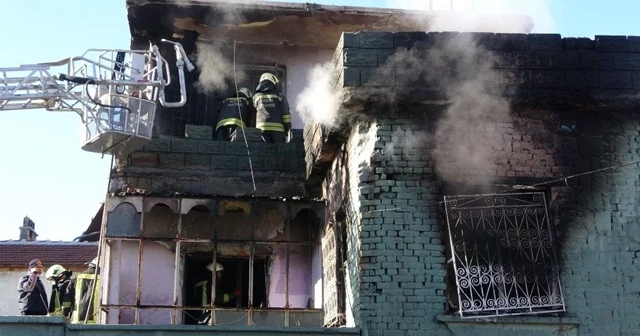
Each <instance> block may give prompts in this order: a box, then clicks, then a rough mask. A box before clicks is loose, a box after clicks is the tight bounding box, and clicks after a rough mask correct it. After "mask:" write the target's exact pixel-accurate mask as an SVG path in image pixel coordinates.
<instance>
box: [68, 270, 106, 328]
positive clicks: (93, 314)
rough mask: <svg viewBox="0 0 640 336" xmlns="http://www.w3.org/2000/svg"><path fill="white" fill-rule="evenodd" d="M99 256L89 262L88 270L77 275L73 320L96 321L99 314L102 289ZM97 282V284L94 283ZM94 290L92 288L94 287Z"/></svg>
mask: <svg viewBox="0 0 640 336" xmlns="http://www.w3.org/2000/svg"><path fill="white" fill-rule="evenodd" d="M97 263H98V258H94V259H93V260H92V261H91V262H89V263H88V267H87V269H86V270H84V271H82V273H80V274H78V276H77V277H76V287H75V291H76V293H75V310H74V312H73V317H72V321H71V322H74V323H78V322H79V323H84V321H85V320H86V321H87V323H96V322H97V314H98V299H99V298H98V292H99V291H100V269H99V268H98V266H97ZM94 282H95V285H94ZM94 286H95V290H94V291H93V292H92V291H91V290H92V289H93V288H94Z"/></svg>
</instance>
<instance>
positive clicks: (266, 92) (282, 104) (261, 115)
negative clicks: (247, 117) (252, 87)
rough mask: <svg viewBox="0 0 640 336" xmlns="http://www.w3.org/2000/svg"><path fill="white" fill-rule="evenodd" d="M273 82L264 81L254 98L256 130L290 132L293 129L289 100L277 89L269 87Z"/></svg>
mask: <svg viewBox="0 0 640 336" xmlns="http://www.w3.org/2000/svg"><path fill="white" fill-rule="evenodd" d="M264 83H266V84H270V83H271V82H269V81H263V82H261V83H260V85H258V88H257V89H256V93H255V95H254V96H253V106H254V107H255V109H256V128H259V129H260V130H261V131H263V132H264V131H275V132H285V133H286V132H288V131H289V130H290V129H291V113H290V112H289V103H288V102H287V98H286V97H285V96H283V95H282V94H280V93H279V92H278V91H277V90H276V89H275V87H269V86H268V85H264Z"/></svg>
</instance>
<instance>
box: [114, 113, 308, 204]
mask: <svg viewBox="0 0 640 336" xmlns="http://www.w3.org/2000/svg"><path fill="white" fill-rule="evenodd" d="M210 129H211V127H210V126H194V125H187V127H186V134H185V138H184V139H166V138H154V139H153V140H152V141H151V142H150V143H149V144H147V145H146V146H145V147H144V148H143V149H142V150H140V151H136V152H133V153H131V154H130V155H129V156H128V158H127V160H126V161H121V162H119V163H118V165H117V169H116V171H115V172H114V178H113V179H112V183H111V185H110V189H109V190H110V192H113V193H121V192H126V190H127V189H139V190H137V191H135V192H137V193H147V194H158V195H173V194H189V195H203V196H204V195H234V196H245V195H263V196H280V197H292V196H306V189H305V187H304V177H305V163H304V162H305V161H304V157H305V151H304V143H303V142H304V139H303V137H302V133H301V130H294V133H295V135H294V137H293V140H292V141H291V142H290V143H286V144H271V143H264V142H262V140H261V139H260V137H259V131H258V130H257V129H247V131H246V134H247V143H246V144H245V142H244V137H241V139H239V140H240V141H234V142H226V141H216V140H212V139H211V130H210ZM256 134H258V136H256ZM247 146H248V147H249V150H250V151H248V150H247ZM249 153H251V155H250V156H249ZM251 170H253V172H254V176H253V178H252V177H251ZM253 180H255V181H256V189H257V190H253Z"/></svg>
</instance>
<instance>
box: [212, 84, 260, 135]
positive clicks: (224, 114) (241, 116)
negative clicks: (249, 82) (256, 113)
mask: <svg viewBox="0 0 640 336" xmlns="http://www.w3.org/2000/svg"><path fill="white" fill-rule="evenodd" d="M251 112H252V104H251V91H249V89H247V88H241V89H240V90H238V93H237V95H235V94H234V95H233V96H231V97H229V98H227V99H225V100H223V101H222V108H221V109H220V116H219V117H218V124H217V125H216V140H221V141H233V140H235V137H236V129H237V128H238V127H241V128H245V127H247V125H249V124H250V118H251V115H252V113H251Z"/></svg>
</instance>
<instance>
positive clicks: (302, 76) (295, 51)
mask: <svg viewBox="0 0 640 336" xmlns="http://www.w3.org/2000/svg"><path fill="white" fill-rule="evenodd" d="M336 46H337V41H336ZM247 48H251V49H250V50H248V49H247V50H240V51H239V53H238V54H239V55H241V56H239V57H242V58H243V59H242V60H241V62H246V63H253V64H275V63H277V64H284V65H285V66H286V67H287V81H286V90H287V92H286V94H287V100H288V101H289V106H290V108H291V124H292V126H293V128H295V129H302V128H304V123H303V121H302V118H301V117H300V113H299V112H298V111H296V102H297V100H298V96H299V95H300V93H301V92H302V90H304V89H305V88H306V87H307V85H308V84H309V82H308V78H307V77H308V76H309V73H310V72H311V70H312V69H313V68H314V67H315V66H316V65H321V64H323V63H325V62H328V61H331V58H332V57H333V53H334V52H335V50H334V49H320V48H309V47H285V46H269V45H265V46H258V45H251V46H250V47H247ZM254 89H255V88H252V91H253V90H254ZM324 103H326V102H323V101H318V104H324Z"/></svg>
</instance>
